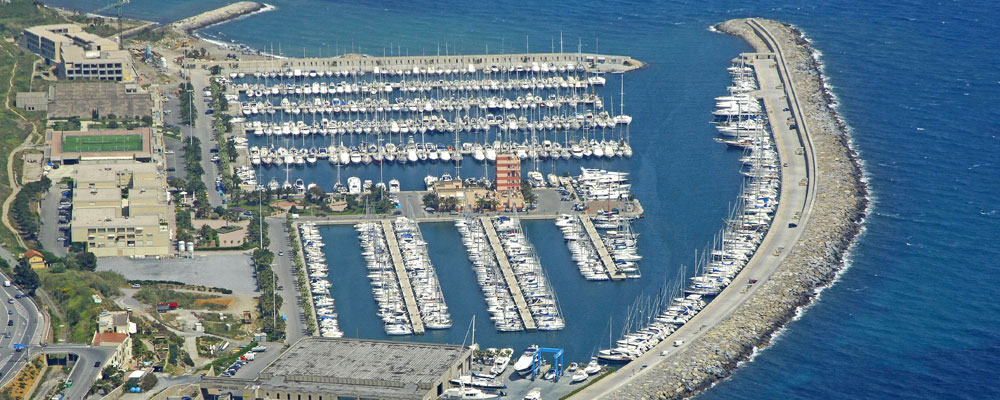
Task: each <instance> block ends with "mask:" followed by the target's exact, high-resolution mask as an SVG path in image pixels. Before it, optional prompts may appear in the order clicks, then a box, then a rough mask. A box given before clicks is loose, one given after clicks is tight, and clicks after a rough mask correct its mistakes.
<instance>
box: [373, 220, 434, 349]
mask: <svg viewBox="0 0 1000 400" xmlns="http://www.w3.org/2000/svg"><path fill="white" fill-rule="evenodd" d="M382 233H383V234H385V242H386V244H388V245H389V255H391V256H392V267H393V271H395V272H396V280H397V281H399V289H400V291H401V292H402V293H403V304H404V305H405V306H406V313H407V314H408V315H409V316H410V325H412V326H413V334H414V335H423V334H424V319H423V318H422V317H421V316H420V309H419V308H418V307H417V298H416V296H414V295H413V286H411V285H410V276H409V275H407V274H406V265H405V264H404V263H403V254H402V253H401V252H400V251H399V242H397V241H396V233H395V231H393V230H392V221H390V220H388V219H383V220H382Z"/></svg>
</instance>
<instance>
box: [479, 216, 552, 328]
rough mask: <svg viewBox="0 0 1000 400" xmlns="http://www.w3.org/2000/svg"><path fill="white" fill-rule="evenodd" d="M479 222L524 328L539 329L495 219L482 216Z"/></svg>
mask: <svg viewBox="0 0 1000 400" xmlns="http://www.w3.org/2000/svg"><path fill="white" fill-rule="evenodd" d="M479 223H480V224H482V226H483V230H484V232H485V233H486V238H487V240H489V243H490V248H491V249H492V251H493V255H494V256H495V257H496V259H497V263H498V264H499V266H500V272H501V274H502V275H503V280H504V282H505V283H506V284H507V288H508V290H509V291H510V293H511V298H512V299H513V300H514V305H515V306H516V307H517V312H518V315H520V317H521V322H522V323H523V324H524V329H527V330H529V331H533V330H536V329H538V326H537V325H536V324H535V318H534V314H533V313H532V312H531V311H530V310H529V308H528V302H527V300H525V297H524V292H523V291H522V289H521V284H520V281H519V280H518V278H517V277H516V275H515V274H514V270H513V268H511V265H510V259H509V258H508V253H507V250H506V248H504V247H503V245H502V244H501V243H500V238H499V236H498V235H497V230H496V227H495V226H494V225H493V221H492V220H491V218H489V217H480V218H479Z"/></svg>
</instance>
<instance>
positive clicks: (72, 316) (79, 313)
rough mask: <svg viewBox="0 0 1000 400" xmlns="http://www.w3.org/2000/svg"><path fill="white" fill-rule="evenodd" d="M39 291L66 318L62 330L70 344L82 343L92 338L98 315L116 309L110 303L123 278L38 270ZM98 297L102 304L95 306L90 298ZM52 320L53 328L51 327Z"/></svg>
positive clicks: (102, 273) (121, 284) (123, 282)
mask: <svg viewBox="0 0 1000 400" xmlns="http://www.w3.org/2000/svg"><path fill="white" fill-rule="evenodd" d="M38 276H39V278H41V280H42V287H43V288H45V291H46V292H48V293H49V294H50V295H51V296H52V298H53V299H54V300H55V301H56V302H58V303H59V307H60V308H62V310H63V312H64V314H65V315H66V321H65V324H66V328H67V329H68V330H69V335H68V339H69V341H70V342H75V343H86V342H89V341H90V339H91V338H92V337H93V336H94V329H96V327H97V316H98V315H100V314H101V311H105V310H113V309H116V307H115V306H114V303H113V302H112V301H111V300H110V299H112V298H114V297H115V296H119V295H120V294H121V292H119V290H118V288H119V287H122V286H124V285H125V278H124V277H122V276H121V275H119V274H118V273H116V272H110V271H102V272H90V271H76V270H66V271H63V272H52V271H51V270H38ZM95 294H99V295H100V297H103V298H104V300H103V301H102V302H101V303H95V302H94V298H93V296H94V295H95ZM55 326H56V325H55V320H53V327H55Z"/></svg>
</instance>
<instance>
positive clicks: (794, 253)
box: [606, 19, 867, 399]
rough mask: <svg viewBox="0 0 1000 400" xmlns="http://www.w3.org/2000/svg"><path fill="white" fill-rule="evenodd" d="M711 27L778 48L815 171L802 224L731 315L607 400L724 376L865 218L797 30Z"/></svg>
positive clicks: (677, 389) (804, 298)
mask: <svg viewBox="0 0 1000 400" xmlns="http://www.w3.org/2000/svg"><path fill="white" fill-rule="evenodd" d="M716 29H717V30H718V31H720V32H724V33H728V34H732V35H736V36H740V37H742V38H744V39H745V40H746V41H747V42H748V43H749V44H750V45H751V46H753V47H754V48H755V49H756V50H757V51H758V52H760V53H771V52H776V51H777V50H778V49H780V51H781V53H782V55H783V58H784V67H783V68H784V69H786V73H787V74H788V75H787V76H788V77H789V79H790V80H791V83H792V84H793V85H794V95H795V97H796V99H797V101H798V105H799V106H800V107H801V110H800V111H801V114H802V118H803V121H802V122H803V125H807V126H808V137H807V138H806V139H807V141H809V142H811V145H812V149H813V157H814V165H815V168H816V171H815V175H814V176H815V177H814V178H813V181H812V182H810V183H809V184H810V185H815V188H813V189H812V190H815V194H814V198H813V200H812V201H813V203H812V207H810V208H811V211H810V215H809V216H808V222H807V223H806V224H805V226H804V227H800V229H804V232H803V233H802V236H801V237H800V239H799V240H798V241H797V242H796V244H795V245H794V246H793V247H792V248H791V249H789V250H788V254H787V257H786V258H785V259H784V260H783V261H782V262H781V264H780V265H779V267H778V269H777V270H776V271H775V272H774V274H773V275H772V276H770V277H769V279H767V280H766V281H765V282H763V283H762V284H761V286H760V287H759V288H757V290H756V292H755V293H754V294H753V296H752V297H751V298H750V299H749V300H747V301H746V302H745V303H743V304H742V305H741V306H739V308H738V309H736V311H735V312H733V314H732V315H730V316H729V317H728V318H726V319H725V320H723V321H721V322H720V323H718V324H716V325H714V326H712V327H710V328H709V329H708V331H707V332H705V333H704V334H702V335H700V336H698V338H697V339H695V340H694V341H693V342H692V343H689V344H687V345H686V346H684V347H683V349H682V350H680V351H679V352H678V353H677V354H672V355H671V358H670V359H669V360H666V361H664V362H663V363H661V364H659V365H655V366H653V367H652V368H650V369H651V370H649V371H645V372H643V373H642V374H641V375H639V376H636V377H635V378H634V379H631V381H628V382H624V383H623V384H622V385H620V386H619V387H617V388H616V389H615V390H614V391H612V392H610V394H609V395H607V396H606V397H608V398H620V399H626V398H627V399H636V398H684V397H690V396H692V395H695V394H697V393H699V392H701V391H702V390H705V389H706V388H708V387H710V386H711V385H712V384H713V383H715V382H717V381H719V380H721V379H724V378H726V377H727V376H729V375H730V374H731V373H732V371H733V370H734V369H735V368H736V367H737V365H738V363H739V362H741V361H744V360H747V359H748V358H749V357H750V355H751V354H752V353H753V351H754V349H755V348H758V347H763V346H767V345H768V343H769V341H770V339H771V337H772V336H773V335H774V334H775V333H776V332H777V331H778V330H779V329H780V328H781V327H782V326H784V325H785V324H786V323H788V322H789V321H790V320H791V319H792V318H794V316H795V314H796V312H797V310H798V309H799V308H801V307H803V306H805V305H808V304H809V303H810V302H811V301H812V299H813V298H814V296H815V294H816V293H817V289H819V288H821V287H823V286H825V285H828V284H830V283H831V282H832V281H833V279H834V278H835V277H836V274H837V272H838V271H839V270H840V269H841V268H843V265H844V264H843V256H844V253H845V252H846V251H847V249H848V247H849V246H850V245H851V243H852V242H853V240H854V238H855V237H856V236H857V234H858V232H859V231H860V228H861V221H862V220H863V218H864V216H865V212H866V208H867V200H866V195H867V188H866V186H865V184H864V182H863V179H862V171H861V168H860V165H859V162H858V159H857V154H856V153H855V152H854V151H853V150H852V149H851V146H850V138H849V136H848V128H847V126H846V124H845V123H844V122H843V120H842V119H841V118H840V116H839V115H838V113H837V111H836V110H835V109H834V108H833V106H832V105H833V104H834V103H833V99H832V95H831V94H830V93H828V92H827V91H826V90H825V86H824V81H823V79H824V78H823V76H822V70H821V66H820V64H819V63H818V61H817V60H816V58H815V57H814V56H813V54H814V53H813V50H812V48H811V47H810V44H809V41H808V40H807V39H806V38H805V37H804V35H803V34H802V32H801V31H799V30H797V29H795V28H794V27H792V26H789V25H787V24H783V23H780V22H777V21H769V20H755V21H750V20H747V19H737V20H730V21H726V22H724V23H722V24H719V25H718V26H717V27H716ZM775 47H777V48H775ZM791 184H794V183H791Z"/></svg>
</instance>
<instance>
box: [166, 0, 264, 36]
mask: <svg viewBox="0 0 1000 400" xmlns="http://www.w3.org/2000/svg"><path fill="white" fill-rule="evenodd" d="M267 7H268V6H267V5H266V4H263V3H258V2H255V1H241V2H238V3H233V4H229V5H227V6H224V7H219V8H216V9H214V10H209V11H205V12H203V13H201V14H198V15H195V16H192V17H188V18H184V19H182V20H180V21H177V22H174V23H172V24H170V25H169V26H170V27H172V28H174V29H176V30H178V31H181V32H185V33H191V32H193V31H195V30H198V29H201V28H204V27H206V26H211V25H215V24H219V23H222V22H226V21H229V20H232V19H236V18H239V17H242V16H244V15H248V14H252V13H255V12H258V11H261V10H264V9H266V8H267Z"/></svg>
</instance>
